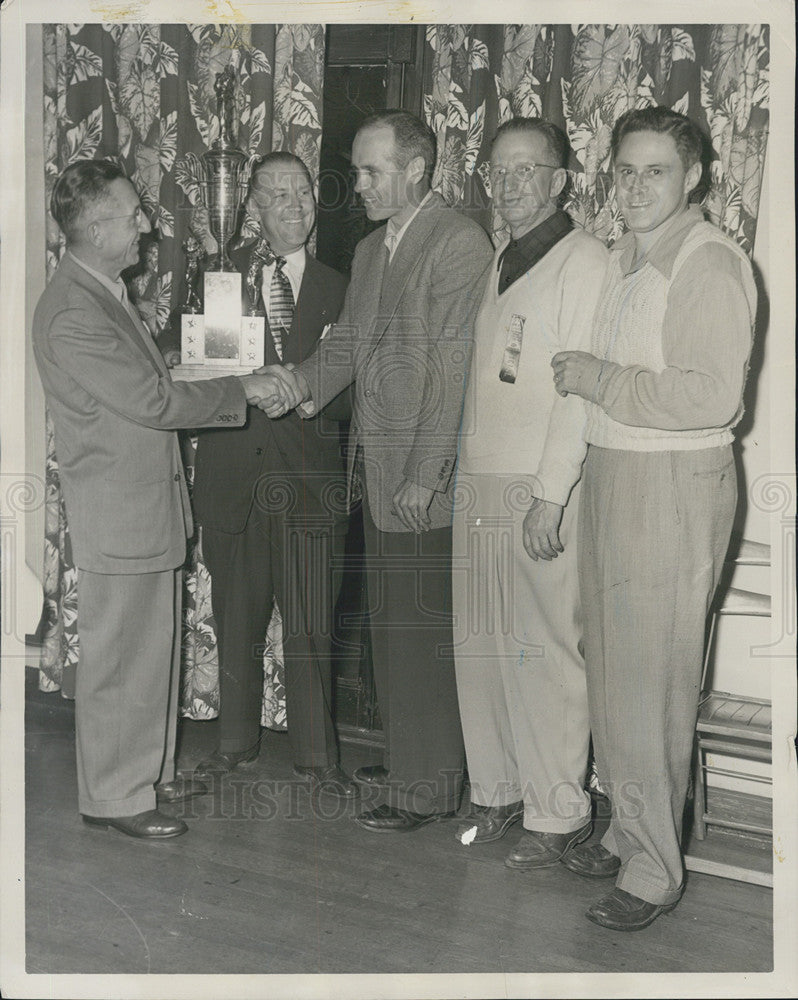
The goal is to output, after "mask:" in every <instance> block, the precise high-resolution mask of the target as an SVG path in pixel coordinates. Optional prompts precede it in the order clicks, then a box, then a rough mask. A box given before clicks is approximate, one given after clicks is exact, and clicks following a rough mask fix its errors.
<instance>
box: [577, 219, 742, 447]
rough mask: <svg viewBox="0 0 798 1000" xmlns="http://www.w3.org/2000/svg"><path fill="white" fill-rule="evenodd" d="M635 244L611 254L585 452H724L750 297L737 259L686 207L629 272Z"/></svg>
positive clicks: (735, 408) (597, 330) (729, 244)
mask: <svg viewBox="0 0 798 1000" xmlns="http://www.w3.org/2000/svg"><path fill="white" fill-rule="evenodd" d="M634 249H635V246H634V234H632V233H629V234H627V235H626V236H625V237H623V238H622V239H621V240H619V241H618V243H617V244H616V245H615V247H614V248H613V250H612V251H611V252H610V263H609V268H608V271H607V280H606V284H605V286H604V292H603V294H602V298H601V302H600V304H599V307H598V310H597V312H596V323H595V326H594V332H593V345H592V353H593V354H594V355H595V356H596V357H598V358H600V359H601V360H602V361H604V362H605V363H604V364H603V366H602V369H601V373H600V375H599V378H598V386H597V390H596V396H595V398H596V400H597V402H596V403H587V404H586V405H587V414H588V420H587V429H586V433H585V437H586V440H587V441H588V443H590V444H593V445H598V446H599V447H602V448H617V449H622V450H629V451H671V450H687V449H698V448H713V447H718V446H720V445H726V444H729V443H730V442H731V440H732V431H731V429H732V427H734V425H735V424H736V423H737V422H738V421H739V419H740V417H741V416H742V412H743V406H742V393H743V387H744V384H745V376H746V373H747V368H748V359H749V356H750V353H751V334H752V327H753V322H754V316H755V312H756V287H755V285H754V279H753V274H752V271H751V265H750V263H749V261H748V258H747V257H746V255H745V253H744V252H743V251H742V250H741V249H740V247H739V246H738V245H737V244H736V243H735V242H734V241H733V240H731V239H729V237H727V236H725V235H724V234H723V233H722V232H721V231H720V230H719V229H718V228H717V227H716V226H713V225H712V224H711V223H709V222H705V221H704V219H703V216H702V215H701V212H700V210H699V209H698V208H697V207H695V206H693V207H691V208H689V209H688V210H687V211H686V212H684V213H683V214H682V215H680V216H678V217H677V218H676V219H675V220H674V222H673V224H672V225H671V226H670V227H669V229H668V230H667V231H666V232H665V233H664V234H663V236H662V237H660V239H658V240H657V242H656V243H655V244H654V246H653V247H651V249H650V250H649V252H648V254H647V256H646V257H645V258H644V259H643V262H642V263H641V265H640V266H639V267H638V268H637V269H635V270H631V267H632V260H633V257H634Z"/></svg>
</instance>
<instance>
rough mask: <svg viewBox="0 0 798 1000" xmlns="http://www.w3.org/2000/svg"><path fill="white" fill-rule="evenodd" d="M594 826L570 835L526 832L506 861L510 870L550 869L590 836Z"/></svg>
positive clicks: (586, 825) (586, 824)
mask: <svg viewBox="0 0 798 1000" xmlns="http://www.w3.org/2000/svg"><path fill="white" fill-rule="evenodd" d="M591 827H592V824H591V823H589V822H588V823H585V825H584V826H583V827H581V828H580V829H579V830H572V831H571V832H570V833H541V832H540V831H538V830H524V832H523V833H522V834H521V839H520V840H519V841H518V843H517V844H516V846H515V847H514V848H513V849H512V851H510V853H509V854H508V855H507V857H506V858H505V859H504V863H505V865H506V866H507V867H508V868H516V869H518V870H519V871H531V870H532V869H534V868H549V867H551V865H556V864H557V862H558V861H559V860H560V858H562V856H563V855H564V854H566V853H567V852H568V851H569V850H570V849H571V848H572V847H573V846H574V845H575V844H580V843H581V842H582V841H583V840H587V838H588V837H589V836H590V831H591Z"/></svg>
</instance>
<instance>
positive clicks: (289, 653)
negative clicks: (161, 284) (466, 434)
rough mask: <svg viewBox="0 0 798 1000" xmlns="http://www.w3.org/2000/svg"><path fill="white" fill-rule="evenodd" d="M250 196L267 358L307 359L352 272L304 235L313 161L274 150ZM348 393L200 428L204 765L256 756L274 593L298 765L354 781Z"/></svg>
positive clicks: (231, 765)
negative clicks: (344, 766) (206, 661)
mask: <svg viewBox="0 0 798 1000" xmlns="http://www.w3.org/2000/svg"><path fill="white" fill-rule="evenodd" d="M249 207H250V210H251V211H252V213H253V214H256V215H257V216H259V218H260V223H261V229H262V239H261V240H257V241H254V242H252V243H250V244H249V245H246V246H244V247H242V248H241V249H240V250H238V252H234V253H233V254H232V255H231V256H232V260H233V262H234V263H235V265H236V267H237V268H238V270H239V271H241V273H242V274H243V275H244V276H245V278H246V280H245V282H244V285H245V287H246V286H249V288H250V289H254V290H255V293H256V300H257V303H258V306H259V307H260V308H261V309H262V310H263V312H265V315H266V341H265V361H266V364H267V365H271V364H275V363H281V362H282V363H284V364H299V363H300V362H301V361H303V360H304V359H305V358H306V357H307V356H308V355H310V354H311V353H312V352H313V350H314V349H315V347H316V344H317V343H318V340H319V338H320V336H321V335H322V334H323V332H324V330H325V327H327V326H328V325H329V324H330V323H332V322H334V320H335V319H336V317H337V315H338V312H339V310H340V307H341V303H342V301H343V297H344V292H345V290H346V279H345V278H344V277H343V276H342V275H340V274H338V272H337V271H334V270H332V268H329V267H327V266H326V265H324V264H321V263H320V262H319V261H317V260H316V259H315V258H314V257H312V256H311V255H310V254H309V253H308V252H307V250H306V249H305V244H306V242H307V240H308V237H309V236H310V232H311V230H312V229H313V225H314V222H315V213H316V204H315V199H314V195H313V185H312V181H311V177H310V175H309V173H308V170H307V167H306V166H305V164H304V163H303V162H302V161H301V160H300V159H299V158H298V157H296V156H293V155H292V154H291V153H286V152H274V153H270V154H269V155H268V156H266V157H265V159H264V160H263V161H262V162H261V163H260V164H259V166H258V167H257V169H256V170H255V172H254V174H253V177H252V183H251V191H250V206H249ZM258 290H259V291H258ZM244 297H245V306H246V307H247V308H248V307H249V304H250V302H249V300H250V297H251V296H250V294H249V293H248V292H246V291H245V293H244ZM346 402H347V400H346V397H345V396H344V398H342V399H339V400H337V401H336V402H335V403H334V404H333V406H331V407H328V408H327V410H325V412H324V413H321V414H320V415H319V416H318V417H317V418H316V419H314V420H310V421H303V420H301V419H300V417H299V415H298V414H296V413H288V414H286V415H285V416H283V417H282V418H280V419H278V420H274V421H272V420H269V419H267V417H266V416H265V415H264V414H263V413H262V412H261V411H260V410H253V411H251V413H250V419H249V422H248V424H247V426H246V427H243V428H241V429H240V430H235V431H232V432H231V433H228V434H219V433H216V432H215V431H206V432H204V433H202V434H201V435H200V439H199V444H198V447H197V460H196V472H195V480H194V509H195V513H196V516H197V519H198V521H199V522H200V523H201V525H202V551H203V555H204V558H205V562H206V564H207V566H208V569H209V571H210V574H211V578H212V588H211V592H212V602H213V612H214V617H215V619H216V628H217V637H218V644H219V666H220V739H219V746H218V749H217V750H216V751H215V752H214V753H213V754H212V755H211V756H210V757H209V758H208V759H207V760H204V761H201V762H200V764H199V765H198V767H197V770H196V773H197V774H199V775H200V776H204V775H211V774H213V773H222V774H224V773H228V772H230V771H233V770H234V769H236V768H238V767H246V765H247V764H250V763H252V762H253V761H254V760H255V759H256V758H257V756H258V753H259V746H260V735H261V733H260V713H261V696H262V690H263V641H264V635H265V632H266V627H267V625H268V622H269V618H270V615H271V611H272V602H273V601H274V600H276V602H277V605H278V607H279V608H280V611H281V614H282V618H283V652H284V662H285V691H286V713H287V716H288V735H289V740H290V742H291V750H292V755H293V762H294V771H295V773H296V774H297V775H299V776H301V777H304V778H306V779H307V780H308V781H309V782H310V783H311V784H312V785H313V786H317V787H319V788H321V789H322V790H323V791H325V792H327V793H331V794H333V795H337V796H339V797H343V798H353V797H354V796H355V795H356V794H357V786H356V785H354V784H353V783H352V782H351V781H350V780H349V779H348V778H347V777H346V775H345V774H344V773H343V772H342V771H341V769H340V767H339V764H338V745H337V741H336V735H335V728H334V725H333V717H332V704H331V703H332V667H331V649H332V615H333V608H334V604H335V598H336V595H337V589H338V587H337V584H338V581H339V580H340V571H341V560H342V558H343V548H344V539H345V535H346V530H347V523H348V519H347V513H346V505H345V484H344V471H343V462H342V459H341V455H340V446H339V434H338V420H339V419H342V418H348V410H347V408H346V405H345V404H346ZM336 406H337V408H335V409H334V407H336Z"/></svg>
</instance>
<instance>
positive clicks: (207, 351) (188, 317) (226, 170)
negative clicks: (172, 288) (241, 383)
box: [172, 66, 265, 380]
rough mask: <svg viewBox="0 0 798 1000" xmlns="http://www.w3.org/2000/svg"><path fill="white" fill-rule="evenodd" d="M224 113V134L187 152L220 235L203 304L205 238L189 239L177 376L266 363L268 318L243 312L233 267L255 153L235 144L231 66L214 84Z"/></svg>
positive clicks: (236, 372) (240, 371)
mask: <svg viewBox="0 0 798 1000" xmlns="http://www.w3.org/2000/svg"><path fill="white" fill-rule="evenodd" d="M214 90H215V92H216V100H217V111H218V115H219V138H218V139H216V140H215V141H214V143H213V145H212V147H211V149H209V150H208V151H207V152H206V153H203V154H202V157H201V159H200V158H198V157H196V156H195V155H194V154H193V153H189V154H187V158H188V159H189V160H190V161H191V162H192V164H193V166H194V169H195V172H196V174H197V176H199V177H201V178H203V179H202V180H201V181H200V190H201V192H202V199H203V202H204V204H205V207H206V208H207V210H208V225H209V228H210V231H211V235H212V236H213V238H214V239H215V240H216V246H217V251H216V253H215V254H214V255H213V256H212V257H211V260H210V262H209V264H208V267H207V268H206V270H205V274H204V278H203V292H204V294H203V308H202V311H201V310H200V308H199V295H198V293H197V290H196V287H195V284H196V277H197V271H198V261H199V257H200V256H203V255H204V251H203V250H202V248H201V244H200V243H199V241H198V240H197V239H196V237H194V236H193V235H191V236H189V238H188V239H187V240H186V242H185V243H184V244H183V249H184V251H185V253H186V300H185V303H184V305H183V309H182V313H183V314H182V317H181V362H182V363H181V364H179V365H176V366H175V368H173V369H172V376H173V378H177V379H186V380H194V379H202V378H212V377H214V376H217V375H240V374H243V373H246V372H251V371H252V370H253V368H260V367H261V366H262V365H263V350H264V345H263V339H264V335H265V319H264V317H263V315H257V312H258V311H257V310H255V309H253V308H250V309H249V310H248V312H249V313H250V314H251V315H246V316H242V315H241V303H242V290H243V284H242V282H243V276H242V275H241V274H240V273H239V272H238V271H236V269H235V268H234V267H233V264H232V261H231V260H230V258H229V256H228V253H227V245H228V243H229V242H230V240H231V239H232V236H233V234H234V232H235V230H236V223H237V220H238V213H239V210H240V208H241V205H242V203H243V201H244V198H245V197H246V193H247V187H248V185H249V178H250V173H251V170H252V164H253V162H254V160H255V157H250V158H249V159H247V157H246V155H245V154H244V153H242V152H241V150H240V149H238V148H237V147H236V145H235V140H234V137H233V118H234V112H235V93H234V92H235V73H234V71H233V68H232V66H227V67H226V68H225V70H224V71H223V72H221V73H217V74H216V82H215V84H214Z"/></svg>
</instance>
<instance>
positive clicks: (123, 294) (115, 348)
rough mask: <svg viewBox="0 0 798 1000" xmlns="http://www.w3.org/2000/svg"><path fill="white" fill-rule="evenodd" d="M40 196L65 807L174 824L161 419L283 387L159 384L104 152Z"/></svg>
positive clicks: (146, 823)
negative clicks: (64, 675)
mask: <svg viewBox="0 0 798 1000" xmlns="http://www.w3.org/2000/svg"><path fill="white" fill-rule="evenodd" d="M51 209H52V214H53V218H54V219H55V220H56V222H57V223H58V225H59V226H60V228H61V230H62V231H63V233H64V235H65V236H66V241H67V250H66V253H65V254H64V256H63V258H62V260H61V263H60V264H59V266H58V269H57V271H56V272H55V274H54V275H53V277H52V280H51V281H50V283H49V284H48V286H47V288H46V289H45V291H44V292H43V294H42V296H41V298H40V299H39V303H38V305H37V307H36V311H35V313H34V317H33V349H34V354H35V357H36V364H37V367H38V369H39V374H40V376H41V380H42V385H43V387H44V393H45V398H46V400H47V406H48V408H49V410H50V414H51V416H52V418H53V424H54V427H55V447H56V453H57V456H58V463H59V473H60V477H61V486H62V488H63V491H64V500H65V502H66V510H67V516H68V518H69V527H70V533H71V539H72V551H73V555H74V559H75V564H76V566H77V567H78V609H79V627H80V665H79V667H78V672H77V689H76V695H75V730H76V733H75V735H76V752H77V778H78V806H79V809H80V812H81V813H82V814H83V818H84V820H85V821H86V822H87V823H89V824H92V825H95V826H104V827H109V826H110V827H115V828H116V829H118V830H120V831H121V832H122V833H125V834H128V835H129V836H132V837H143V838H146V839H163V838H165V837H176V836H179V835H180V834H181V833H185V831H186V824H185V823H184V822H183V821H182V820H180V819H176V818H175V817H174V816H169V815H166V814H165V813H162V812H161V811H160V810H159V809H158V808H156V802H157V803H162V802H164V801H165V802H177V801H179V800H181V799H184V798H187V797H188V796H190V795H196V794H201V793H202V792H205V791H207V788H206V787H205V786H203V785H202V784H201V783H200V782H196V781H192V780H191V779H186V778H176V777H175V761H174V753H175V731H176V722H177V690H178V680H179V668H180V633H179V622H180V604H181V594H182V587H181V579H180V567H181V565H182V563H183V560H184V559H185V553H186V536H187V534H190V533H191V531H192V525H191V510H190V507H189V502H188V494H187V492H186V485H185V481H184V475H183V466H182V462H181V458H180V450H179V447H178V440H177V434H176V433H175V430H176V429H177V428H180V427H209V426H210V427H235V426H239V425H241V424H243V422H244V420H245V419H246V413H247V401H250V402H255V401H262V402H263V404H264V405H265V403H266V401H267V400H268V399H269V398H270V397H271V396H273V395H275V394H279V393H280V392H284V390H281V389H280V388H279V385H280V383H279V379H270V378H269V377H268V376H267V375H244V376H241V377H235V376H231V377H226V378H217V379H209V380H205V381H201V382H193V383H188V382H180V383H175V382H172V380H171V379H170V377H169V372H168V370H167V367H166V365H165V364H164V360H163V358H162V357H161V355H160V352H159V351H158V348H157V347H156V346H155V343H154V342H153V340H152V337H151V336H150V333H149V331H148V330H147V328H146V327H145V326H144V324H143V323H142V321H141V318H140V317H139V315H138V313H137V312H136V309H135V306H133V305H132V304H131V303H130V301H129V299H128V296H127V290H126V289H125V285H124V283H123V282H122V280H121V279H120V274H121V272H122V271H123V270H125V269H126V268H129V267H131V266H133V265H135V264H136V263H137V261H138V256H139V238H140V236H141V235H142V234H143V233H147V232H149V230H150V224H149V222H148V221H147V218H146V216H145V215H144V213H143V211H142V208H141V205H140V203H139V199H138V196H137V194H136V191H135V189H134V187H133V185H132V184H131V183H130V181H129V180H127V178H126V177H125V175H124V174H123V172H122V170H121V169H120V168H119V167H118V166H117V165H116V164H114V163H111V162H108V161H103V160H79V161H76V162H75V163H72V164H71V165H70V166H69V167H67V168H66V170H64V172H63V173H62V174H61V176H60V177H59V178H58V180H57V181H56V184H55V187H54V188H53V195H52V202H51Z"/></svg>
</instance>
